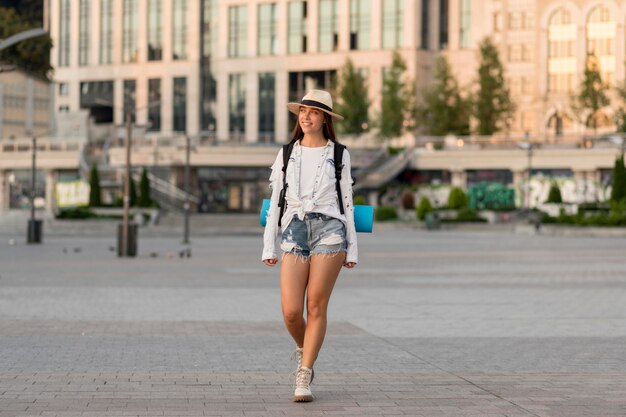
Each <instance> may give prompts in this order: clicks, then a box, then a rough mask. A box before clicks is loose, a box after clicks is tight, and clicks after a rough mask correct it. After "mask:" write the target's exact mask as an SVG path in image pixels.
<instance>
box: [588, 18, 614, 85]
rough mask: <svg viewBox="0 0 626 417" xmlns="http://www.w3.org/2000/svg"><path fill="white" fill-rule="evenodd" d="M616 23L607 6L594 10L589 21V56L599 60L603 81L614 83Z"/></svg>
mask: <svg viewBox="0 0 626 417" xmlns="http://www.w3.org/2000/svg"><path fill="white" fill-rule="evenodd" d="M616 29H617V28H616V23H615V22H614V21H613V20H611V13H610V11H609V9H608V8H607V7H605V6H598V7H596V8H594V9H593V10H592V11H591V13H589V17H588V19H587V54H588V55H589V54H593V55H595V56H596V57H597V58H598V62H599V64H600V74H601V75H602V81H604V82H606V83H609V84H611V83H613V81H614V79H613V77H614V74H615V36H616Z"/></svg>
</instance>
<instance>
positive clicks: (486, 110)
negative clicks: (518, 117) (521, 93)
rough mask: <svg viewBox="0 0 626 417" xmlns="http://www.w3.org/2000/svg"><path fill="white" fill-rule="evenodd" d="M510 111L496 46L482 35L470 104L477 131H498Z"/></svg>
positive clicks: (502, 69)
mask: <svg viewBox="0 0 626 417" xmlns="http://www.w3.org/2000/svg"><path fill="white" fill-rule="evenodd" d="M514 110H515V105H514V103H513V101H512V100H511V93H510V91H509V88H508V87H507V85H506V82H505V79H504V67H503V65H502V62H501V61H500V56H499V53H498V49H497V48H496V46H495V45H494V43H493V41H492V40H491V38H485V39H484V40H483V41H482V42H481V43H480V56H479V67H478V91H477V92H476V98H475V100H474V103H473V115H474V117H475V118H476V120H477V122H478V129H477V130H478V134H479V135H492V134H494V133H496V132H498V131H500V130H502V128H503V127H505V126H507V120H508V119H509V117H510V116H511V114H512V113H513V111H514Z"/></svg>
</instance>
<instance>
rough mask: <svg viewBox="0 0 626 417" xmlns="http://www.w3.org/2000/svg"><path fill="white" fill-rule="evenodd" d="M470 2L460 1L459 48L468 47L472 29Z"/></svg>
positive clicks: (466, 0)
mask: <svg viewBox="0 0 626 417" xmlns="http://www.w3.org/2000/svg"><path fill="white" fill-rule="evenodd" d="M471 5H472V1H471V0H461V21H460V24H459V47H461V48H469V47H470V33H471V29H472V9H471V7H472V6H471Z"/></svg>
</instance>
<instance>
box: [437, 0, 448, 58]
mask: <svg viewBox="0 0 626 417" xmlns="http://www.w3.org/2000/svg"><path fill="white" fill-rule="evenodd" d="M448 7H449V4H448V0H439V49H446V48H447V47H448V12H449V10H448Z"/></svg>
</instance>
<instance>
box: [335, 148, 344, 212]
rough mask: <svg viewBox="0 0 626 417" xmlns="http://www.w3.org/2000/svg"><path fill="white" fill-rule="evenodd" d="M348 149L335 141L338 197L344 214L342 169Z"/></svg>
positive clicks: (340, 208)
mask: <svg viewBox="0 0 626 417" xmlns="http://www.w3.org/2000/svg"><path fill="white" fill-rule="evenodd" d="M345 149H346V146H345V145H342V144H341V143H337V142H335V155H334V160H335V189H336V190H337V198H338V199H339V211H340V212H341V214H344V210H343V197H342V195H341V184H340V182H341V171H343V151H344V150H345Z"/></svg>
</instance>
